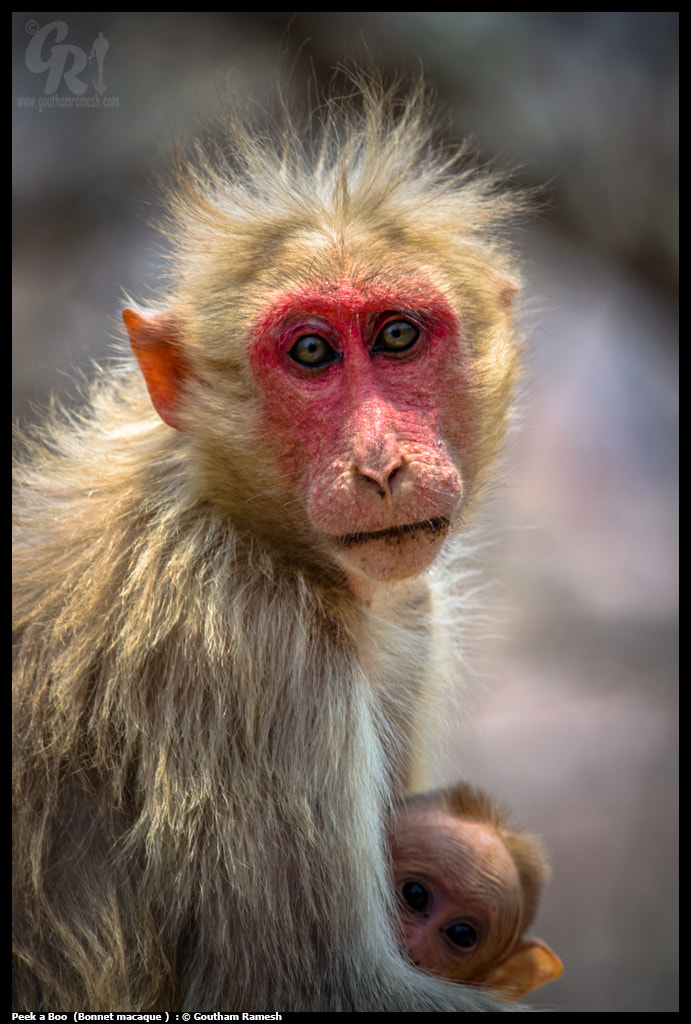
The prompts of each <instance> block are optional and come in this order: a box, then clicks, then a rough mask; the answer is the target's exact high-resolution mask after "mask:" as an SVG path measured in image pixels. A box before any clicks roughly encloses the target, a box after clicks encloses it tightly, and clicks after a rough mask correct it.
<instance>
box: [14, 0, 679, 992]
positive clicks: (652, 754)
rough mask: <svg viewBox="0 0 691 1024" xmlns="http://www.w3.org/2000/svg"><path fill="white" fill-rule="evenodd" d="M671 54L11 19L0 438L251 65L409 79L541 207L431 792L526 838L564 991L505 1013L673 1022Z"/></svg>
mask: <svg viewBox="0 0 691 1024" xmlns="http://www.w3.org/2000/svg"><path fill="white" fill-rule="evenodd" d="M52 22H60V23H62V26H63V27H60V26H58V27H57V28H54V29H49V28H48V26H49V25H50V23H52ZM677 32H678V24H677V14H676V12H661V13H654V12H639V13H636V12H565V13H556V12H492V11H489V12H455V13H454V12H439V11H436V12H434V11H433V12H429V13H425V12H419V11H417V12H416V11H412V12H408V13H404V12H391V13H386V12H376V11H375V12H334V13H327V12H272V11H268V12H267V11H264V12H261V11H260V12H256V13H247V12H240V13H237V14H230V13H217V14H211V13H201V14H191V13H177V14H176V13H170V12H161V13H69V14H62V13H50V12H48V13H45V12H41V13H40V14H37V15H34V14H31V13H25V14H22V13H14V14H13V107H14V124H13V196H14V203H13V228H14V232H13V235H14V266H13V312H14V321H13V409H14V415H15V418H16V419H18V420H20V421H22V420H25V419H26V418H27V417H31V416H33V415H34V413H33V412H32V406H33V405H34V404H36V403H38V404H39V405H40V404H41V403H42V402H43V401H45V398H46V396H47V394H48V393H50V392H54V393H56V394H58V396H60V398H61V399H62V400H65V401H69V400H70V396H72V395H74V380H75V379H76V378H77V377H78V376H79V374H80V373H84V372H86V373H88V366H89V362H90V361H91V360H93V359H97V360H98V359H103V358H104V357H105V356H106V354H107V352H108V348H109V345H110V344H111V339H112V337H113V335H114V334H115V333H116V332H117V331H118V328H117V326H116V325H117V321H118V315H119V309H120V307H121V305H122V294H123V291H129V292H130V293H132V294H134V295H136V294H137V293H138V292H139V291H140V290H141V289H142V286H143V284H147V285H149V284H150V283H151V279H152V275H153V276H155V271H156V257H155V255H154V247H155V236H154V234H153V232H152V231H151V229H150V228H149V227H147V218H148V217H149V216H150V214H151V212H152V206H151V203H152V201H153V200H152V195H153V193H152V190H151V175H152V169H153V168H155V167H156V166H159V167H160V166H164V167H165V166H167V163H168V161H169V159H170V155H171V152H172V148H173V139H174V136H175V135H181V136H186V135H189V134H190V133H194V132H198V131H201V130H202V126H203V125H204V123H205V122H206V121H207V120H208V118H209V116H211V115H213V113H214V112H215V111H216V110H217V108H218V103H219V97H220V96H223V95H224V94H227V93H231V94H232V95H237V96H240V97H242V98H248V97H249V98H251V99H252V100H253V101H256V102H257V104H258V105H259V106H260V107H261V106H262V105H263V104H264V103H265V102H266V100H267V96H268V95H269V92H270V90H271V86H272V81H273V78H274V76H275V72H276V69H277V68H279V67H280V69H281V72H282V73H283V74H286V73H287V74H288V85H287V86H285V89H287V90H288V91H291V92H292V93H293V96H294V99H295V102H296V103H298V104H299V105H300V104H301V105H304V104H305V102H306V100H307V99H308V97H309V96H312V97H314V96H315V95H316V94H317V91H318V89H321V88H323V86H324V85H325V84H326V83H327V82H328V80H329V79H330V78H331V76H332V74H333V69H334V66H335V65H336V64H338V63H339V62H343V61H344V60H351V59H354V60H367V61H370V62H374V63H375V64H376V65H377V66H378V67H379V68H381V69H382V71H383V72H385V73H386V74H389V73H390V74H394V73H395V72H397V71H411V70H412V71H415V70H417V69H419V68H420V67H423V68H424V70H425V72H426V74H427V76H428V78H429V80H430V81H431V83H432V84H433V85H434V87H435V89H436V92H437V94H438V97H439V105H440V109H441V113H442V125H443V126H444V127H445V129H446V135H447V136H448V138H449V139H457V138H461V137H465V136H471V137H472V138H473V139H474V141H475V144H476V147H477V149H478V152H479V154H480V157H481V159H482V160H494V159H495V158H496V159H498V160H499V162H500V163H501V164H504V165H506V166H508V167H510V168H512V169H513V174H514V177H515V178H517V179H518V180H520V181H522V182H523V183H525V184H526V185H529V186H535V185H538V186H544V196H545V205H544V206H543V209H542V211H541V212H540V214H539V216H537V217H536V218H534V219H533V220H532V221H530V222H528V223H526V224H525V225H523V226H522V227H521V229H520V230H519V231H518V232H517V236H516V237H517V242H518V245H519V246H520V248H521V249H522V251H523V253H524V255H525V259H526V265H527V274H526V279H527V285H526V288H525V292H526V296H527V303H526V311H525V325H526V330H527V332H528V336H529V358H528V363H529V365H528V374H527V384H526V389H525V392H526V394H525V401H524V411H523V414H522V417H521V418H522V423H521V428H520V432H519V433H518V435H517V438H516V439H515V441H514V442H513V444H512V446H511V448H510V450H509V453H508V456H507V459H506V465H505V469H504V472H503V474H502V478H501V481H500V483H499V485H498V487H497V489H496V493H495V495H494V498H493V502H492V508H491V514H490V517H489V522H488V529H489V536H490V537H491V538H492V543H491V545H490V546H488V548H487V549H486V552H485V557H484V562H485V564H486V567H487V574H488V576H489V577H490V578H492V579H493V580H495V581H496V586H495V595H496V599H495V602H494V605H493V608H494V610H493V611H492V612H491V613H490V615H489V616H488V619H487V620H486V622H485V623H484V624H483V629H482V631H481V637H480V642H479V651H478V652H477V664H478V673H477V675H478V678H477V680H476V682H475V683H474V686H473V695H472V705H473V711H472V715H471V722H470V725H467V726H466V727H465V728H464V729H463V732H462V734H459V733H458V732H455V731H454V733H453V734H450V735H449V736H448V737H446V741H445V747H446V750H445V753H444V754H443V755H440V758H439V769H438V778H439V781H450V780H453V779H455V778H457V777H459V776H461V775H464V776H467V777H468V778H470V779H472V780H473V781H474V782H476V783H477V784H480V785H483V786H485V787H486V788H487V789H489V790H490V791H491V792H493V793H495V794H496V795H497V796H500V797H502V798H503V799H505V800H506V801H507V802H508V803H509V804H510V805H511V806H512V807H513V808H514V811H515V815H516V818H517V819H518V821H519V822H520V823H521V824H522V825H524V826H525V827H526V828H527V829H529V830H531V831H534V832H537V833H539V834H540V835H541V836H542V837H543V839H544V842H545V844H546V846H547V849H548V850H549V853H550V857H551V861H552V865H553V869H554V876H553V880H552V882H551V884H550V886H549V888H548V890H547V893H546V895H545V898H544V901H543V906H542V908H541V911H540V914H539V918H538V922H537V925H536V928H535V932H536V933H537V934H539V935H540V936H541V937H542V938H544V939H545V940H546V941H547V942H549V943H550V945H552V947H553V948H554V949H555V950H556V951H557V952H558V953H559V955H560V956H561V957H562V959H563V961H564V967H565V970H564V977H563V979H561V980H560V981H558V982H555V983H553V984H551V985H549V986H546V987H545V988H544V989H542V990H541V991H539V992H538V993H536V994H535V997H534V999H533V1000H532V1002H533V1004H534V1005H536V1006H537V1007H539V1008H541V1009H548V1010H553V1011H558V1012H597V1011H609V1012H617V1011H631V1012H651V1011H663V1012H675V1011H676V1010H677V1009H678V1006H677V781H676V780H677V738H676V737H677V728H676V713H677V649H678V632H677V623H678V618H677V600H678V592H677V583H678V573H677V557H678V546H677V528H678V516H677V499H678V484H677V452H678V447H677V429H678V392H677V352H678V348H677V244H678V233H677V217H678V208H677V194H678V177H677V158H678V121H677V117H678V110H677V87H678V86H677V79H678V53H677ZM106 44H107V45H106ZM56 45H57V46H65V47H69V49H65V50H57V51H53V54H52V57H51V55H50V53H51V47H52V46H56ZM49 58H50V59H49ZM51 69H52V70H51ZM315 83H316V85H315ZM83 85H86V89H85V90H84V92H83V95H84V96H85V97H86V98H87V99H89V101H90V103H91V104H92V105H91V106H90V107H88V108H81V109H75V108H74V106H73V102H72V101H73V98H74V96H75V95H77V94H78V93H79V90H80V89H81V88H82V87H83ZM96 97H100V105H99V106H94V105H93V100H94V98H96ZM440 749H441V747H440ZM219 1009H232V1007H222V1008H219ZM279 1009H280V1008H279Z"/></svg>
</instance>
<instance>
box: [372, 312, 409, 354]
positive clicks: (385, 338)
mask: <svg viewBox="0 0 691 1024" xmlns="http://www.w3.org/2000/svg"><path fill="white" fill-rule="evenodd" d="M419 337H420V332H419V330H418V329H417V327H416V326H415V325H414V324H411V323H408V321H407V320H394V322H393V323H390V324H387V325H386V327H384V328H382V330H381V331H380V332H379V335H378V336H377V341H376V343H375V349H376V350H377V351H379V352H405V351H406V349H409V348H412V347H413V345H414V344H415V342H416V341H417V339H418V338H419Z"/></svg>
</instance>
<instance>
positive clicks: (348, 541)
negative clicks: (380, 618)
mask: <svg viewBox="0 0 691 1024" xmlns="http://www.w3.org/2000/svg"><path fill="white" fill-rule="evenodd" d="M450 526H451V524H450V522H449V520H448V519H446V518H443V517H441V516H440V517H439V518H437V519H427V520H425V521H424V522H422V523H412V524H411V525H409V526H394V527H391V528H390V529H388V530H377V531H376V532H374V533H348V534H344V535H343V536H340V537H338V538H335V540H336V544H337V555H338V561H339V562H340V564H341V565H342V566H343V568H344V569H345V570H346V572H347V573H348V575H351V574H355V575H356V576H357V577H362V576H366V577H367V578H368V579H370V580H374V581H375V582H377V583H388V582H392V581H394V580H404V579H407V578H408V577H409V576H415V575H416V573H419V572H423V571H424V570H425V569H427V568H429V566H430V565H431V564H432V562H433V561H434V560H435V558H436V557H437V555H438V554H439V552H440V550H441V548H442V546H443V544H444V541H445V540H446V538H447V536H448V533H449V529H450Z"/></svg>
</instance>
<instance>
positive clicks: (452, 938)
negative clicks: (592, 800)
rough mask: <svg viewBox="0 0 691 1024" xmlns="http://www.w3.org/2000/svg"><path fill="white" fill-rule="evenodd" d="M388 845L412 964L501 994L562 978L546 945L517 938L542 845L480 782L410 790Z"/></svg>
mask: <svg viewBox="0 0 691 1024" xmlns="http://www.w3.org/2000/svg"><path fill="white" fill-rule="evenodd" d="M391 853H392V859H393V873H394V881H395V886H396V894H397V897H398V910H399V917H398V922H397V926H398V928H399V930H400V935H401V941H402V944H403V946H404V948H405V950H406V952H407V953H408V956H409V957H410V959H411V960H412V961H413V962H414V963H415V964H416V965H417V966H418V967H420V968H422V969H424V970H426V971H429V972H430V973H432V974H436V975H439V976H440V977H443V978H449V979H450V980H452V981H463V982H470V983H472V984H475V985H480V986H482V987H486V988H491V989H493V990H494V992H495V995H498V996H500V997H502V998H504V999H519V998H521V997H522V996H525V995H526V994H527V993H529V992H532V991H533V990H534V989H536V988H538V987H539V986H540V985H544V984H545V982H547V981H554V980H556V979H557V978H559V977H561V974H562V971H563V967H562V963H561V960H560V959H559V957H558V956H557V955H556V954H555V953H553V952H552V950H551V949H550V948H549V946H547V945H546V944H545V943H544V942H542V940H541V939H534V938H525V937H524V935H525V931H526V929H527V928H528V926H529V925H530V924H531V922H532V920H533V918H534V917H535V913H536V911H537V905H538V901H539V897H540V893H541V891H542V887H543V885H544V884H545V882H546V881H547V880H548V878H549V874H550V871H549V866H548V864H547V861H546V859H545V855H544V852H543V849H542V846H541V845H540V843H539V842H538V840H537V839H536V838H535V837H533V836H529V835H525V834H524V833H522V832H517V831H515V830H514V829H512V828H511V827H509V826H508V825H507V814H506V812H505V810H504V809H503V808H501V807H499V806H498V805H497V804H495V803H494V801H492V800H490V799H489V797H487V796H486V794H485V793H483V792H482V791H481V790H477V789H474V788H472V787H470V786H468V785H465V784H463V783H462V784H460V785H458V786H456V787H454V788H452V789H445V790H438V791H436V792H433V793H424V794H419V795H416V796H413V797H410V798H409V799H408V800H406V801H405V802H404V803H402V804H401V805H400V806H399V808H398V810H397V812H396V814H395V817H394V820H393V824H392V828H391Z"/></svg>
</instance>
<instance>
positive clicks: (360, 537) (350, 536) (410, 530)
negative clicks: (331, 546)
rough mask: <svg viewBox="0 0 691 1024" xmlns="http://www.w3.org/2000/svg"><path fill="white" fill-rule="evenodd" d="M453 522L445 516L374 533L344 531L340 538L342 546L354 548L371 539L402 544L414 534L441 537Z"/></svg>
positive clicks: (367, 542) (391, 527)
mask: <svg viewBox="0 0 691 1024" xmlns="http://www.w3.org/2000/svg"><path fill="white" fill-rule="evenodd" d="M450 525H451V523H450V522H449V520H448V519H447V518H446V517H445V516H437V517H436V518H435V519H425V520H423V522H421V523H408V524H407V525H406V526H390V527H389V528H388V529H387V530H375V531H373V532H372V533H344V534H343V535H342V536H340V537H339V538H338V542H339V544H340V545H341V547H344V548H352V547H354V546H355V545H357V544H369V543H370V542H371V541H377V540H390V541H393V542H394V543H396V544H400V543H401V542H402V541H404V540H405V539H406V538H408V537H410V536H411V535H412V534H419V533H426V534H428V535H429V536H430V537H434V538H435V539H441V538H442V537H443V536H444V535H445V534H446V533H448V530H449V527H450Z"/></svg>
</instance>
